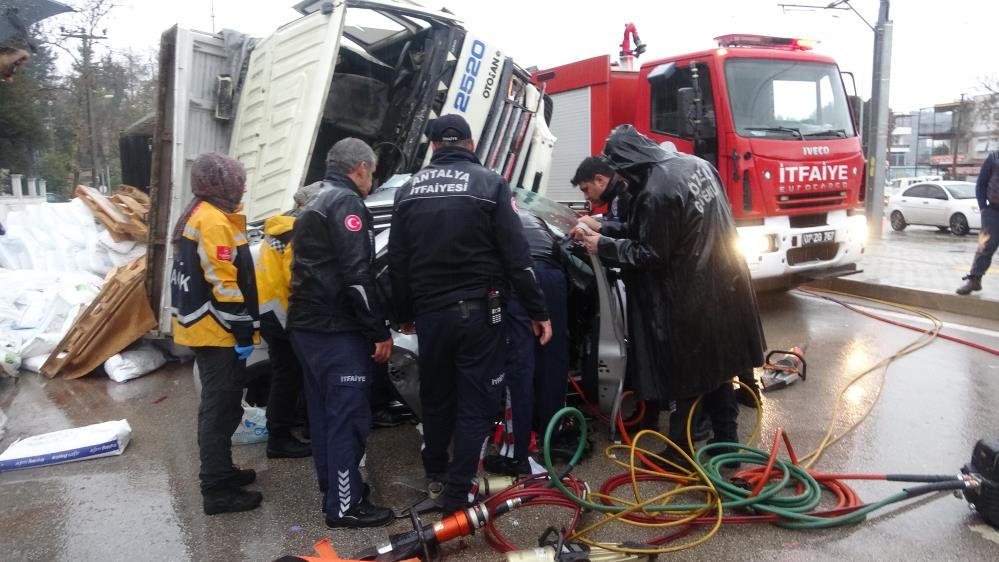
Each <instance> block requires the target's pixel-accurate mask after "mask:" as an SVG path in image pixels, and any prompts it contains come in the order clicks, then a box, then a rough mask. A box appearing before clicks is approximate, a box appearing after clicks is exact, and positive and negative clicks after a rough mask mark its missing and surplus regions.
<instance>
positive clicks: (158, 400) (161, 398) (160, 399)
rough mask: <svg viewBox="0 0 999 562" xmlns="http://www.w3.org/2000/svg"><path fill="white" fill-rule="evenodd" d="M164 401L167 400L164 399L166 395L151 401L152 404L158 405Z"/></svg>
mask: <svg viewBox="0 0 999 562" xmlns="http://www.w3.org/2000/svg"><path fill="white" fill-rule="evenodd" d="M166 399H167V397H166V395H165V394H164V395H163V396H160V397H159V398H157V399H156V400H153V404H159V403H160V402H162V401H164V400H166Z"/></svg>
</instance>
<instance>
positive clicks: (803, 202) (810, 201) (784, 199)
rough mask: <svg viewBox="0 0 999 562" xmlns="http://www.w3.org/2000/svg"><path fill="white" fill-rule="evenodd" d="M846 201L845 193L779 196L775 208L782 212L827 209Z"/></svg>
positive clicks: (829, 192) (832, 192)
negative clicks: (812, 208)
mask: <svg viewBox="0 0 999 562" xmlns="http://www.w3.org/2000/svg"><path fill="white" fill-rule="evenodd" d="M845 200H846V192H845V191H825V192H820V193H798V194H795V195H781V196H780V197H779V198H778V199H777V207H778V208H779V209H782V210H785V211H786V210H791V209H803V208H808V207H827V206H830V205H840V204H842V203H843V202H844V201H845Z"/></svg>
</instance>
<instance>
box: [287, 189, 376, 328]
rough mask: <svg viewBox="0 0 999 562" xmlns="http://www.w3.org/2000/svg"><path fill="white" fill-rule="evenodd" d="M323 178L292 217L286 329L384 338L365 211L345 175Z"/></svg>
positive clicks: (372, 245) (371, 236)
mask: <svg viewBox="0 0 999 562" xmlns="http://www.w3.org/2000/svg"><path fill="white" fill-rule="evenodd" d="M326 180H327V181H328V182H329V183H330V187H328V188H325V189H324V190H323V191H322V193H321V194H320V195H319V196H318V197H317V198H316V199H315V201H313V202H312V203H310V204H309V205H308V206H307V207H306V208H305V210H304V211H302V213H301V215H300V216H299V217H298V219H297V220H296V221H295V229H294V235H293V236H292V244H293V245H294V247H295V253H294V258H293V259H292V265H291V298H290V300H289V307H288V329H289V330H308V331H313V332H360V333H361V334H363V335H364V336H365V337H367V338H368V339H369V340H371V341H372V342H381V341H385V340H387V339H389V337H390V336H389V331H388V328H387V327H386V325H385V313H384V312H383V307H382V302H381V298H380V297H379V293H378V292H377V291H376V290H375V269H374V261H375V231H374V230H373V228H372V227H373V221H372V217H371V212H370V211H368V208H367V207H366V206H365V205H364V201H363V200H362V199H361V194H360V192H359V191H358V189H357V186H356V185H355V184H354V182H353V181H351V179H350V178H348V177H347V176H344V175H340V174H337V173H332V172H327V175H326Z"/></svg>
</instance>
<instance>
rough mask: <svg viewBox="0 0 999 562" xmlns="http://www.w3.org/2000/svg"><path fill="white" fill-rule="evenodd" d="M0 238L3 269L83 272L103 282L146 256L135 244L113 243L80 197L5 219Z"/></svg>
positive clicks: (140, 245)
mask: <svg viewBox="0 0 999 562" xmlns="http://www.w3.org/2000/svg"><path fill="white" fill-rule="evenodd" d="M4 227H5V228H6V230H7V234H6V235H5V236H0V268H3V269H17V270H23V269H31V270H36V271H38V270H41V271H84V272H88V273H92V274H94V275H99V276H100V277H102V278H103V277H104V276H105V275H107V273H108V272H109V271H111V268H113V267H118V266H121V265H125V264H127V263H130V262H132V261H134V260H135V259H137V258H140V257H142V256H144V255H145V254H146V245H145V244H144V243H142V242H137V241H135V240H123V241H121V242H115V241H114V240H113V239H112V237H111V233H109V232H108V231H107V229H106V228H105V227H104V226H103V225H100V224H98V223H97V222H96V221H95V220H94V215H93V213H91V211H90V209H88V208H87V206H86V205H84V204H83V201H81V200H80V199H79V198H77V199H73V200H72V201H70V202H68V203H40V204H38V205H28V206H26V207H25V208H24V209H22V210H14V211H11V212H10V213H8V214H7V218H6V220H5V221H4Z"/></svg>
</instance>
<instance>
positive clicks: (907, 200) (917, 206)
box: [898, 184, 929, 224]
mask: <svg viewBox="0 0 999 562" xmlns="http://www.w3.org/2000/svg"><path fill="white" fill-rule="evenodd" d="M926 187H927V186H926V185H924V184H919V185H914V186H912V187H910V188H908V189H906V190H905V191H903V192H902V197H901V198H900V199H899V202H898V207H899V210H900V211H902V215H903V216H904V217H905V222H907V223H909V224H923V221H924V220H925V217H926V210H925V207H924V203H926V204H927V205H928V204H929V203H928V202H927V201H926V193H927V191H928V190H927V188H926Z"/></svg>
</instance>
